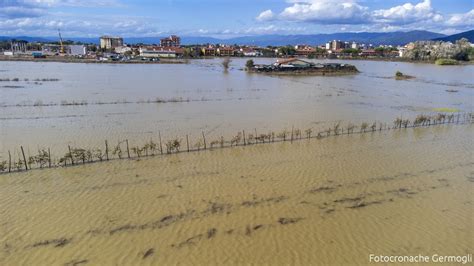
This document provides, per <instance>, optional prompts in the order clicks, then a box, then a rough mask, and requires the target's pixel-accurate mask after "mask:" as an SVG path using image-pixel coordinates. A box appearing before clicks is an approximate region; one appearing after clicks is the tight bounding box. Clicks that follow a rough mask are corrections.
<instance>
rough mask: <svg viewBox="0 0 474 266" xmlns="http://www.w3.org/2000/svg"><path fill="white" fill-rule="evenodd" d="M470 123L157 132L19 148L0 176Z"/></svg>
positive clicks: (452, 118) (445, 118) (425, 120)
mask: <svg viewBox="0 0 474 266" xmlns="http://www.w3.org/2000/svg"><path fill="white" fill-rule="evenodd" d="M471 123H474V113H457V114H445V113H438V114H435V115H423V114H422V115H418V116H417V117H416V118H415V119H414V120H413V121H412V120H410V119H403V118H402V117H397V118H396V119H395V120H394V121H393V124H387V123H380V122H372V123H368V122H363V123H361V124H360V125H356V124H353V123H347V124H345V125H342V124H341V123H340V122H338V123H335V124H334V125H333V126H332V127H330V128H327V129H324V130H321V131H318V132H316V131H314V130H313V129H312V128H308V129H304V130H302V129H299V128H294V127H292V129H291V131H289V130H282V131H280V132H268V133H259V132H258V131H257V129H254V130H253V131H252V132H246V131H245V130H242V131H241V132H238V133H237V134H236V135H235V136H233V137H232V138H231V139H225V138H224V137H223V136H221V137H220V138H218V139H208V137H206V134H205V133H204V132H202V134H201V136H200V137H199V138H198V140H197V141H195V142H191V141H190V138H189V135H185V137H184V138H174V139H170V140H163V139H162V137H161V132H158V136H157V137H158V140H157V142H155V141H153V140H150V141H148V142H146V143H145V144H142V145H139V146H132V145H130V143H129V140H128V139H126V140H123V141H119V142H118V143H117V144H115V145H112V146H110V143H109V142H108V141H107V140H105V141H104V146H103V147H102V148H94V149H84V148H80V147H71V146H68V147H67V152H66V153H65V154H64V155H62V156H60V157H59V158H58V159H53V156H52V154H51V149H50V148H45V149H39V150H38V153H37V154H36V155H32V156H26V155H25V150H24V148H23V146H20V147H19V148H20V149H19V150H17V151H16V153H17V156H16V157H15V158H13V157H12V153H11V151H8V160H3V161H0V174H2V173H3V174H4V173H13V172H21V171H28V170H32V169H41V168H54V167H68V166H76V165H83V164H88V163H93V162H104V161H109V160H117V159H135V158H141V157H148V156H156V155H169V154H175V153H181V152H199V151H205V150H210V149H216V148H225V147H237V146H247V145H256V144H266V143H274V142H285V141H290V142H293V141H297V140H301V139H312V138H316V139H322V138H327V137H331V136H334V137H335V136H341V135H351V134H364V133H370V132H377V131H386V130H397V129H398V130H401V129H406V128H417V127H429V126H436V125H446V124H471Z"/></svg>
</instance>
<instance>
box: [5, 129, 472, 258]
mask: <svg viewBox="0 0 474 266" xmlns="http://www.w3.org/2000/svg"><path fill="white" fill-rule="evenodd" d="M473 133H474V128H473V126H472V125H460V126H456V125H449V126H435V127H430V128H416V129H407V130H400V131H398V130H397V131H390V132H375V133H369V134H363V135H352V136H340V137H337V138H328V139H322V140H315V139H312V140H302V141H298V142H294V143H292V144H291V143H290V142H284V143H275V144H268V145H255V146H248V147H238V148H233V149H219V150H215V151H206V152H201V153H183V154H178V155H170V156H164V157H154V158H147V159H142V160H132V161H127V160H126V161H114V162H109V163H98V164H92V165H88V166H78V167H72V168H63V169H51V170H37V171H30V172H25V173H22V174H15V175H3V176H0V202H1V208H0V215H1V217H2V221H1V224H0V233H1V238H0V247H1V248H0V264H1V265H82V264H84V265H137V264H143V265H175V264H184V265H188V264H194V265H222V264H254V265H261V264H268V265H288V264H296V265H322V264H323V265H341V264H343V263H344V264H350V265H366V264H368V256H369V254H371V253H374V254H404V255H411V254H413V255H416V254H419V253H420V254H428V255H430V254H433V253H439V254H447V255H452V254H454V255H456V254H457V255H462V254H465V253H472V246H473V244H474V243H473V239H474V238H473V229H474V223H473V222H472V221H473V211H474V205H473V204H474V194H473V193H472V189H473V185H474V183H473V182H474V172H473V165H474V158H473V154H472V151H473V150H474V143H473V141H472V139H473V137H474V134H473ZM74 263H76V264H74Z"/></svg>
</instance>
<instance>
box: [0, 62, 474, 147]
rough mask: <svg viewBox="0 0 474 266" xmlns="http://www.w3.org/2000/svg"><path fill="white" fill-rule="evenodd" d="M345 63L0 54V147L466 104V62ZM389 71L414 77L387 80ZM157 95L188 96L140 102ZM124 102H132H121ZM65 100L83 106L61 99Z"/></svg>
mask: <svg viewBox="0 0 474 266" xmlns="http://www.w3.org/2000/svg"><path fill="white" fill-rule="evenodd" d="M255 61H256V63H271V62H272V61H273V60H272V59H256V60H255ZM347 63H350V64H354V65H356V66H357V68H358V69H359V70H360V71H361V73H360V74H357V75H350V76H342V77H340V76H338V77H314V76H313V77H311V76H310V77H281V76H278V77H274V76H264V75H259V74H248V73H246V72H245V71H242V70H241V69H242V67H244V65H245V59H233V60H232V63H231V69H230V70H229V72H228V73H224V71H223V68H222V66H221V60H220V59H215V60H191V61H189V64H171V65H162V64H158V65H150V64H144V65H136V64H133V65H116V64H115V65H107V64H70V63H50V62H47V63H35V62H0V79H6V78H10V79H13V78H19V79H20V81H18V82H12V81H10V82H0V106H4V107H0V110H1V112H0V140H1V141H0V151H7V150H11V151H12V153H14V154H15V155H16V154H17V153H18V150H19V146H20V145H22V146H24V147H25V149H26V150H27V153H34V152H35V151H36V150H37V149H38V148H51V149H52V153H53V154H57V153H62V152H63V151H64V150H65V149H66V148H67V145H71V146H81V147H90V148H93V147H99V146H100V147H101V146H103V145H104V140H105V139H108V141H109V143H115V142H117V141H118V140H124V139H129V140H130V141H131V142H132V143H136V142H137V141H140V142H141V141H146V140H149V139H150V138H154V139H156V138H157V135H158V131H161V134H162V136H163V138H174V137H184V136H185V135H186V134H189V135H190V137H191V138H192V139H193V138H198V137H199V136H201V132H202V131H204V132H205V133H206V135H208V136H209V138H210V139H211V138H214V137H220V136H221V135H223V136H226V137H227V136H233V135H235V132H237V131H241V130H248V131H250V130H252V131H253V130H254V128H257V129H258V130H259V131H269V130H275V131H277V130H281V129H284V128H291V126H292V125H294V126H295V127H298V128H310V127H312V128H314V129H315V130H317V129H318V128H324V127H326V126H333V125H334V124H335V123H336V121H344V122H347V121H350V122H353V123H357V124H360V123H361V122H369V123H371V122H373V121H375V120H377V121H381V122H390V123H391V122H392V121H393V119H394V118H395V117H397V116H403V117H410V118H413V117H415V116H416V115H418V114H420V113H430V112H433V111H434V109H435V108H454V109H457V110H459V111H461V112H470V111H472V110H473V106H474V75H473V74H474V65H469V66H448V67H446V66H436V65H431V64H412V63H400V62H374V61H347ZM397 70H400V71H402V72H403V73H405V74H408V75H412V76H415V77H416V78H415V79H413V80H394V79H393V78H392V77H393V76H394V75H395V72H396V71H397ZM25 78H26V79H28V81H24V79H25ZM36 79H58V80H57V81H44V82H43V81H35V80H36ZM447 90H449V91H452V90H454V91H457V92H448V91H447ZM156 98H160V99H162V100H165V101H169V100H173V99H179V98H181V99H183V100H190V102H178V103H176V102H167V103H146V102H147V101H148V100H151V101H153V100H156ZM123 100H126V101H128V102H130V103H126V104H120V102H122V101H123ZM65 102H67V103H69V104H70V103H73V102H75V103H81V102H86V103H88V104H87V105H61V103H63V104H64V103H65ZM137 102H139V103H137ZM97 103H99V104H97ZM104 103H105V104H104ZM115 103H117V104H115ZM48 104H56V105H54V106H44V105H48ZM17 105H20V106H17ZM25 105H26V106H25ZM34 105H39V106H34ZM41 105H43V106H41ZM5 106H6V107H5ZM13 151H16V152H13ZM1 155H3V156H5V153H3V154H0V156H1Z"/></svg>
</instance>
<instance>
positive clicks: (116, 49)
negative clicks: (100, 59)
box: [115, 46, 132, 54]
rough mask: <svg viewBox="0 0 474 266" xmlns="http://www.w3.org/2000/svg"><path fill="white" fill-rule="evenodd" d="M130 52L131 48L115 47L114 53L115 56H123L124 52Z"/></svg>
mask: <svg viewBox="0 0 474 266" xmlns="http://www.w3.org/2000/svg"><path fill="white" fill-rule="evenodd" d="M131 51H132V48H131V47H128V46H119V47H115V52H116V53H117V54H125V53H126V52H131Z"/></svg>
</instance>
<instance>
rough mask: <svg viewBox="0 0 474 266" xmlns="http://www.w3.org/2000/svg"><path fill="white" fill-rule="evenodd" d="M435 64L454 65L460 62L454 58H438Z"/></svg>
mask: <svg viewBox="0 0 474 266" xmlns="http://www.w3.org/2000/svg"><path fill="white" fill-rule="evenodd" d="M435 64H437V65H439V66H453V65H459V62H458V61H456V60H454V59H445V58H442V59H438V60H436V62H435Z"/></svg>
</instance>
